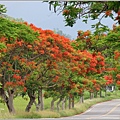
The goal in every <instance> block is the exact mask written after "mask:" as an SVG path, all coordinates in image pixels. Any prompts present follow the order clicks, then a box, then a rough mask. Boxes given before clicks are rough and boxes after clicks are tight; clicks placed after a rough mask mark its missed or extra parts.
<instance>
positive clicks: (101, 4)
mask: <svg viewBox="0 0 120 120" xmlns="http://www.w3.org/2000/svg"><path fill="white" fill-rule="evenodd" d="M51 6H52V7H53V8H54V12H62V14H63V16H64V19H65V24H66V26H71V27H72V26H73V25H74V24H75V23H76V20H78V19H81V18H82V19H83V22H85V23H87V21H88V19H89V18H90V19H91V20H98V22H97V23H96V24H95V26H94V27H98V26H104V25H103V24H102V23H101V20H102V19H103V18H108V17H110V18H111V19H113V20H116V21H117V22H118V23H119V24H120V2H119V1H97V2H95V1H94V2H93V1H50V2H49V9H50V10H51Z"/></svg>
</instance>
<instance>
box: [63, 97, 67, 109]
mask: <svg viewBox="0 0 120 120" xmlns="http://www.w3.org/2000/svg"><path fill="white" fill-rule="evenodd" d="M65 102H66V98H64V99H63V101H62V110H64V109H65Z"/></svg>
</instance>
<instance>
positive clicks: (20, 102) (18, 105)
mask: <svg viewBox="0 0 120 120" xmlns="http://www.w3.org/2000/svg"><path fill="white" fill-rule="evenodd" d="M88 98H89V93H88V92H86V93H85V101H84V103H81V104H80V103H79V102H78V101H79V100H78V99H76V100H75V108H73V109H66V110H60V111H59V112H58V111H50V109H49V108H50V102H51V98H48V99H45V100H44V104H45V107H44V108H45V110H44V111H39V112H36V110H35V105H33V106H32V109H31V112H29V113H27V112H24V111H25V107H26V105H27V104H28V102H29V101H28V100H25V99H23V98H22V97H20V96H19V97H17V98H15V99H14V106H15V110H16V114H15V115H11V114H9V112H8V110H7V107H6V105H5V104H3V103H0V118H59V117H65V116H72V115H75V114H80V113H82V112H84V111H86V110H87V109H88V108H89V107H91V106H92V105H94V104H96V103H99V102H103V101H108V100H111V99H118V98H120V91H114V92H113V93H108V95H107V96H106V97H103V98H99V97H98V98H93V99H92V100H90V99H88Z"/></svg>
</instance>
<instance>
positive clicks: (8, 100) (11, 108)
mask: <svg viewBox="0 0 120 120" xmlns="http://www.w3.org/2000/svg"><path fill="white" fill-rule="evenodd" d="M8 95H9V97H8V96H7V95H6V94H5V91H4V90H3V89H2V88H0V96H1V97H2V98H3V100H4V102H5V103H6V105H7V108H8V111H9V113H12V114H14V113H15V108H14V104H13V98H14V91H13V90H8Z"/></svg>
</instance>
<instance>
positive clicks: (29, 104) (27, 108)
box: [25, 92, 35, 112]
mask: <svg viewBox="0 0 120 120" xmlns="http://www.w3.org/2000/svg"><path fill="white" fill-rule="evenodd" d="M28 96H29V98H30V101H29V103H28V105H27V107H26V109H25V111H26V112H29V111H30V109H31V107H32V105H33V103H35V95H34V93H32V92H28Z"/></svg>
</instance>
